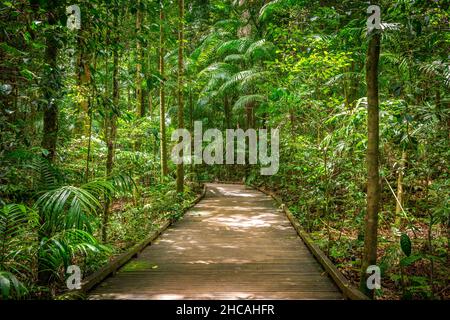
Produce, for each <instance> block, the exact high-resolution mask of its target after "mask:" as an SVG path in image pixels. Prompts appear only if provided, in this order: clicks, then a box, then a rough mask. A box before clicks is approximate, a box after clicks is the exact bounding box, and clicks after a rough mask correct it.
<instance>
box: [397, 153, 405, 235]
mask: <svg viewBox="0 0 450 320" xmlns="http://www.w3.org/2000/svg"><path fill="white" fill-rule="evenodd" d="M406 156H407V154H406V150H403V151H402V158H401V160H400V163H399V166H400V167H399V169H398V175H397V201H396V206H395V226H396V227H398V228H399V227H400V226H401V223H402V219H401V214H402V207H403V175H404V172H405V166H406Z"/></svg>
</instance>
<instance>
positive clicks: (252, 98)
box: [234, 94, 267, 110]
mask: <svg viewBox="0 0 450 320" xmlns="http://www.w3.org/2000/svg"><path fill="white" fill-rule="evenodd" d="M265 101H267V98H266V97H265V96H263V95H261V94H252V95H246V96H241V97H240V98H239V99H238V100H237V101H236V102H235V104H234V109H237V110H238V109H243V108H245V107H246V106H248V105H251V104H255V103H261V102H265Z"/></svg>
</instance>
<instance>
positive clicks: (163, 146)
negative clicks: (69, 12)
mask: <svg viewBox="0 0 450 320" xmlns="http://www.w3.org/2000/svg"><path fill="white" fill-rule="evenodd" d="M159 20H160V25H159V73H160V75H161V77H162V82H161V84H160V87H159V118H160V120H159V130H160V135H161V178H163V177H164V176H167V174H168V172H169V169H168V167H167V141H166V106H165V98H166V97H165V92H164V86H165V78H164V51H165V50H164V45H165V44H164V1H163V0H160V12H159Z"/></svg>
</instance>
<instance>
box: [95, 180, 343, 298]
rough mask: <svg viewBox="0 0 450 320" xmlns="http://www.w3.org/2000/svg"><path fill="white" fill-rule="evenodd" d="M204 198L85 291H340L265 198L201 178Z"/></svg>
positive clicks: (194, 294) (144, 294) (209, 294)
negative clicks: (103, 278)
mask: <svg viewBox="0 0 450 320" xmlns="http://www.w3.org/2000/svg"><path fill="white" fill-rule="evenodd" d="M207 187H208V191H207V193H206V196H205V198H204V199H203V200H202V201H201V202H200V203H198V204H197V205H196V206H195V207H193V208H192V209H191V210H190V211H188V212H187V213H186V215H185V216H184V218H183V219H182V220H180V221H178V222H177V223H175V224H174V225H173V226H171V227H170V228H169V229H168V230H167V231H166V232H164V234H163V235H162V236H161V237H160V238H159V239H158V240H157V241H156V242H155V243H154V244H152V245H151V246H149V247H147V248H146V249H145V250H144V251H143V252H142V253H141V254H140V255H139V257H138V258H136V259H133V260H131V261H130V262H129V263H128V264H127V265H125V266H124V267H123V268H122V269H121V270H119V271H118V273H116V275H115V276H113V277H110V278H108V279H106V280H105V281H104V282H103V283H101V284H100V285H99V286H98V287H97V288H95V289H94V290H93V291H91V293H90V296H89V298H90V299H342V298H343V296H342V294H341V292H340V291H339V290H338V288H337V287H336V285H335V284H334V283H333V282H332V280H330V279H329V278H328V277H327V275H326V274H325V273H324V271H323V270H322V268H321V266H320V265H319V264H318V263H317V262H316V260H315V259H314V257H313V256H312V254H311V253H310V252H309V251H308V249H307V248H306V246H305V244H304V243H303V242H302V241H301V240H300V238H299V237H298V236H297V233H296V232H295V230H294V228H293V227H292V226H291V224H290V222H289V220H288V219H287V218H286V216H285V215H284V213H283V212H282V211H281V210H278V209H277V207H276V205H275V203H274V202H273V200H272V199H271V198H270V197H269V196H267V195H265V194H263V193H261V192H259V191H255V190H251V189H248V188H246V187H245V186H242V185H226V184H208V186H207Z"/></svg>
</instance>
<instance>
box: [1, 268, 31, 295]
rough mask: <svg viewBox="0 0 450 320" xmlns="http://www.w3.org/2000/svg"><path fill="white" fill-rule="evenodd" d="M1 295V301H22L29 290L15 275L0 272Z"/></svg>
mask: <svg viewBox="0 0 450 320" xmlns="http://www.w3.org/2000/svg"><path fill="white" fill-rule="evenodd" d="M0 294H1V296H0V297H1V299H0V300H9V299H20V298H23V297H25V296H26V295H27V294H28V290H27V288H26V287H25V286H24V285H23V284H22V283H21V282H20V281H19V280H17V278H16V276H15V275H14V274H12V273H10V272H6V271H0Z"/></svg>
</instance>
